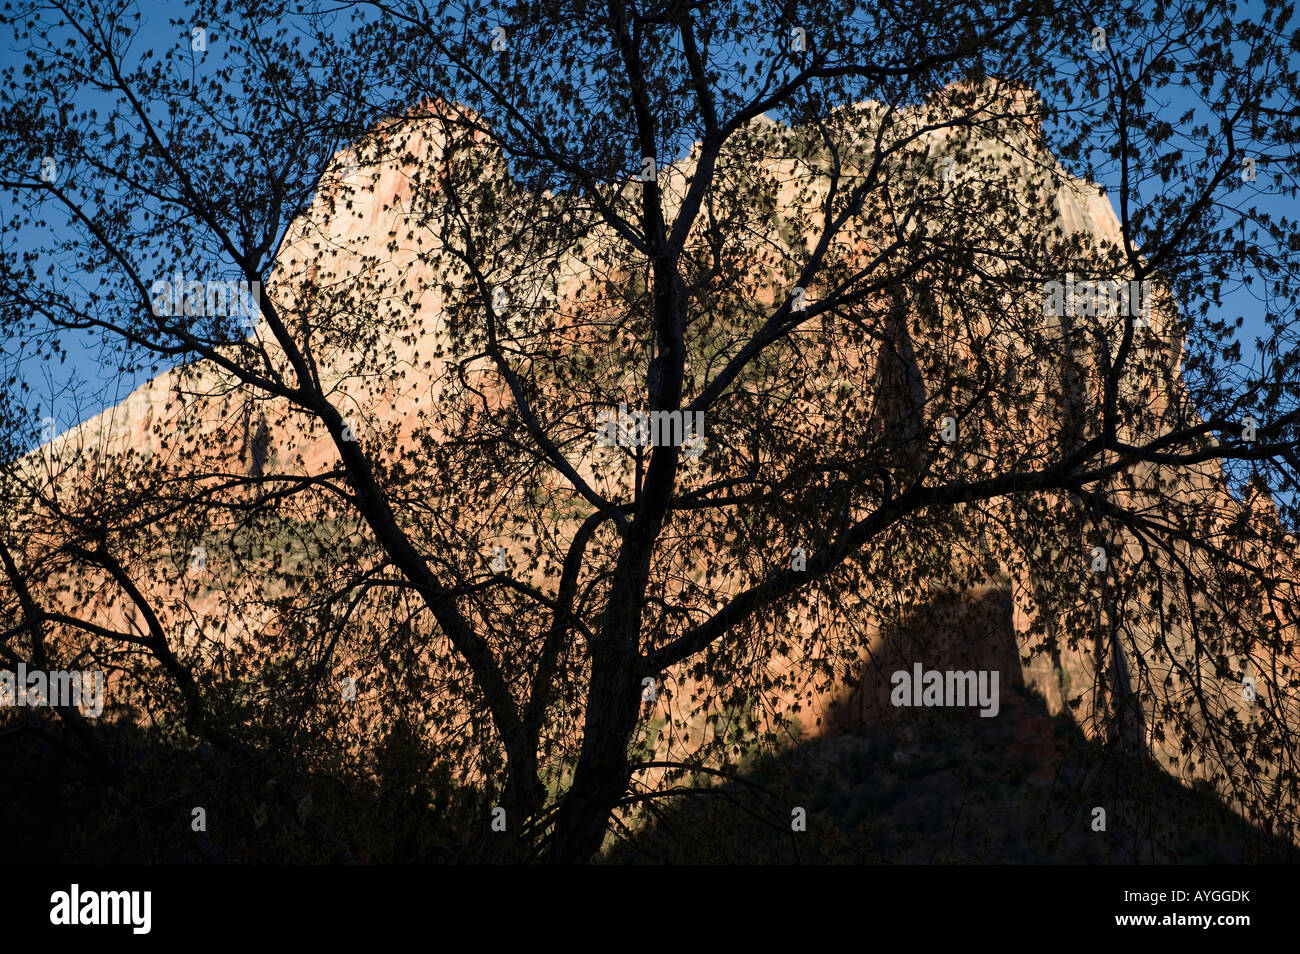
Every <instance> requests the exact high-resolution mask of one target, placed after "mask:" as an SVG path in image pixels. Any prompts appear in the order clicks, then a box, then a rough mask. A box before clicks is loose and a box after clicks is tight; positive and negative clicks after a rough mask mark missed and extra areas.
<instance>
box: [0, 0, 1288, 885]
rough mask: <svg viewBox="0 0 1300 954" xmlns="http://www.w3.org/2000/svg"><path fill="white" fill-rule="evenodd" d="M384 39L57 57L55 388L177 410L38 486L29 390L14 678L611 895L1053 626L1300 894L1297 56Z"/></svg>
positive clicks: (1132, 14)
mask: <svg viewBox="0 0 1300 954" xmlns="http://www.w3.org/2000/svg"><path fill="white" fill-rule="evenodd" d="M330 11H332V12H328V13H327V12H325V11H324V10H317V9H316V8H315V6H314V5H312V4H305V5H296V4H273V5H271V6H270V7H259V8H258V9H257V10H256V11H240V12H239V13H238V14H236V13H234V12H232V11H231V10H229V9H228V8H227V6H226V5H223V4H210V3H200V4H197V5H195V6H194V7H193V9H192V10H191V11H187V14H186V17H184V18H180V19H176V20H175V21H173V27H172V28H171V29H170V30H169V31H167V35H168V37H170V38H172V39H174V45H173V46H170V47H169V46H163V47H160V48H157V49H152V50H143V49H141V48H140V36H139V34H138V30H139V22H138V20H139V14H138V13H137V12H136V6H135V5H134V4H127V3H108V4H102V3H91V2H87V3H67V4H64V3H54V4H26V5H23V6H22V8H21V9H20V10H19V11H18V12H13V13H9V12H7V13H6V14H5V15H4V20H5V23H6V25H7V26H8V27H9V28H10V30H11V31H12V37H11V41H10V42H11V46H12V47H13V48H14V49H16V50H17V51H18V55H19V62H17V63H15V64H14V65H10V66H8V67H6V76H5V86H6V93H5V99H4V103H3V122H4V126H5V133H6V135H5V137H4V145H3V152H0V179H2V180H3V185H4V188H5V189H6V190H7V193H8V198H7V200H6V205H5V225H4V232H3V235H4V242H3V246H2V247H0V287H2V288H3V310H2V312H0V313H2V314H3V321H4V322H5V327H6V331H7V333H8V337H9V341H10V342H11V348H10V351H9V354H10V355H11V356H18V355H30V353H31V352H32V351H33V350H34V351H36V352H37V353H38V354H40V355H42V356H43V357H44V358H45V359H46V360H48V361H50V362H54V361H56V360H57V359H58V357H59V354H60V351H59V344H58V341H59V339H58V336H57V333H58V332H59V331H61V330H65V331H67V330H82V331H89V332H93V333H94V334H95V335H97V336H99V338H100V340H102V341H104V342H106V343H107V344H108V345H109V346H110V347H114V348H116V349H117V352H116V353H117V354H118V355H119V357H118V359H117V360H119V361H120V362H121V365H122V367H123V368H124V369H129V370H131V371H137V370H139V369H141V368H154V369H155V370H156V369H157V368H161V367H164V366H166V367H169V368H170V370H166V371H164V373H162V374H161V375H160V376H159V377H157V378H155V379H154V380H153V382H152V383H151V384H149V385H147V386H145V387H144V388H142V389H141V390H139V391H137V392H136V393H135V394H134V395H133V396H132V397H131V398H130V399H129V400H128V401H127V402H126V404H125V405H123V407H124V408H126V409H127V411H128V413H129V414H130V419H131V420H132V421H134V422H135V423H136V424H137V425H138V424H139V423H140V422H142V421H143V422H146V423H147V424H148V429H147V433H146V432H142V430H141V429H140V428H139V427H138V426H137V428H136V430H134V431H129V432H123V430H122V427H121V422H120V421H118V420H115V418H114V417H113V415H112V412H106V414H105V415H101V416H100V417H98V418H96V419H94V420H93V421H91V422H89V423H87V424H85V425H83V426H82V427H80V428H78V429H77V430H75V431H73V432H70V433H69V434H68V435H64V436H63V437H60V438H58V439H55V440H53V441H52V442H49V443H46V444H44V445H43V446H42V447H41V448H39V449H37V450H36V451H33V452H31V453H30V454H26V455H21V453H20V452H21V451H22V450H24V449H25V448H27V447H30V446H31V441H30V438H31V436H32V434H31V431H30V430H28V429H27V428H28V427H29V422H31V421H32V420H34V419H39V418H40V417H41V416H43V415H42V414H41V412H40V410H39V409H33V408H32V407H31V406H30V404H29V401H31V400H32V398H30V397H29V396H28V392H29V390H30V389H29V387H28V383H27V382H26V381H23V380H21V378H20V376H19V374H18V372H17V371H15V372H14V373H13V374H11V375H10V382H9V387H8V389H7V391H6V405H5V415H6V420H7V421H8V422H10V423H9V425H8V426H9V435H8V440H9V444H10V446H9V448H8V454H7V455H6V460H7V461H8V464H7V465H6V467H5V471H4V474H5V476H4V483H3V493H4V501H5V507H6V511H7V513H8V517H7V519H6V521H5V531H4V533H3V534H2V535H0V543H2V544H3V550H2V551H0V555H3V557H4V568H5V573H6V576H7V578H8V580H9V582H10V586H9V587H8V588H7V589H6V590H5V591H4V594H3V597H4V598H3V604H2V605H3V613H4V616H3V624H2V625H0V646H3V648H4V652H5V658H6V665H10V666H12V665H16V664H17V663H18V662H19V661H21V660H23V659H27V660H34V661H35V660H43V659H45V658H46V654H48V653H57V654H58V655H59V656H60V657H61V658H65V659H69V660H93V661H95V662H96V663H97V664H98V665H102V666H103V667H105V668H107V669H109V670H110V671H111V673H112V674H113V677H112V685H113V687H114V699H115V700H120V704H121V705H123V706H124V707H127V708H130V709H131V710H132V711H133V712H136V713H138V714H140V717H141V718H147V719H151V720H152V721H153V722H154V723H156V724H157V725H159V727H160V730H161V731H163V732H165V733H169V734H171V735H172V736H174V737H175V738H177V739H195V738H197V739H202V740H204V741H206V742H208V743H209V744H211V745H214V746H219V747H223V748H224V749H225V750H232V751H240V752H248V751H259V750H261V749H265V748H267V747H270V748H276V747H288V748H292V749H296V750H298V751H301V752H302V753H303V758H304V759H306V760H307V761H308V762H309V763H311V764H314V765H333V766H335V768H337V766H338V765H339V764H340V763H342V762H346V761H347V760H348V759H349V758H351V757H352V756H354V755H357V754H358V753H371V752H375V751H379V750H380V749H384V747H385V746H387V745H389V743H390V742H392V740H393V739H395V738H397V737H398V735H400V736H401V738H403V739H404V738H407V736H408V735H412V734H413V736H414V737H416V738H418V739H422V740H424V741H425V742H426V743H427V744H428V745H429V747H430V748H431V750H432V751H434V752H436V754H437V759H438V760H439V762H440V763H441V764H443V765H445V766H450V771H451V772H452V774H453V775H454V776H455V777H457V778H459V779H461V780H462V781H463V782H464V783H465V784H466V785H468V786H471V787H472V788H474V789H476V790H478V791H480V792H482V793H483V794H484V805H485V806H493V807H499V808H500V809H501V810H502V811H501V812H500V813H494V814H493V816H492V821H493V822H499V823H500V824H498V825H497V827H498V828H500V826H501V825H504V826H505V827H504V830H505V831H506V832H507V833H508V834H507V835H505V836H499V837H501V838H503V839H504V840H506V841H508V842H509V843H510V845H511V850H512V851H514V852H517V853H518V856H520V857H539V858H546V859H549V860H554V861H561V862H572V861H584V860H587V859H588V858H590V857H591V856H592V855H593V854H594V853H596V852H598V851H599V850H600V848H601V846H602V843H603V842H604V839H605V838H606V836H607V833H608V832H609V830H610V826H611V819H616V818H617V817H618V812H619V810H620V809H621V808H622V807H624V806H628V805H632V804H637V803H641V802H644V801H646V800H647V799H654V798H657V797H659V796H661V795H663V794H665V793H669V792H672V791H674V790H675V787H676V786H678V785H679V784H680V783H682V781H683V779H686V778H688V777H690V776H692V774H693V773H698V772H706V773H707V772H722V773H723V774H727V769H728V767H729V766H730V765H731V764H732V760H733V758H734V755H735V751H734V746H735V744H736V743H735V738H734V734H733V733H731V732H730V731H728V730H727V729H726V728H724V727H723V726H721V725H720V723H719V716H720V715H721V714H722V713H724V712H725V711H727V710H728V708H729V707H734V706H735V705H737V704H739V703H740V702H741V701H743V700H756V701H757V705H758V708H759V709H760V710H761V714H760V717H759V718H758V720H757V721H756V723H755V724H754V726H753V731H755V732H759V733H761V734H762V735H763V736H764V737H765V739H766V741H767V742H769V743H772V744H777V743H779V742H780V740H781V739H783V738H788V737H789V736H790V735H791V733H792V732H793V731H794V730H793V719H794V718H796V717H798V714H799V713H800V712H803V713H804V714H805V715H807V714H808V713H809V711H814V712H815V711H817V710H816V707H814V708H813V709H812V710H809V709H808V702H807V700H809V699H814V698H822V697H824V696H825V695H826V694H827V693H829V692H833V691H834V689H835V687H837V686H840V685H842V684H844V683H845V682H846V681H852V680H859V679H861V678H862V674H863V671H864V667H865V666H867V665H868V664H869V663H870V662H871V658H870V657H871V649H872V647H873V645H878V644H877V643H875V642H873V641H874V640H875V639H876V637H877V635H878V633H879V632H880V630H881V628H882V627H883V626H884V625H885V624H886V623H887V622H888V621H905V620H907V619H908V618H910V617H912V616H913V615H914V614H915V613H916V611H917V610H918V609H922V608H924V607H926V606H927V605H930V604H932V603H933V602H934V600H935V599H936V597H937V595H938V594H941V593H950V592H962V591H968V590H971V589H978V588H981V587H984V588H987V587H990V586H992V587H1002V588H1006V589H1007V590H1008V591H1014V593H1015V600H1016V605H1017V607H1018V612H1020V613H1021V615H1022V616H1023V618H1024V619H1025V620H1026V621H1027V622H1026V623H1025V625H1024V627H1023V629H1022V632H1021V636H1020V639H1021V642H1020V645H1019V651H1020V654H1021V655H1022V656H1023V657H1024V660H1025V664H1026V672H1033V671H1037V670H1035V669H1034V666H1036V665H1038V663H1036V662H1034V661H1035V660H1040V661H1041V660H1047V661H1048V663H1047V664H1046V665H1047V671H1049V677H1048V678H1047V681H1046V682H1045V683H1044V685H1045V686H1050V685H1053V684H1054V685H1056V686H1057V687H1059V686H1060V685H1061V683H1062V681H1063V680H1062V679H1061V675H1062V674H1067V675H1069V674H1073V675H1074V677H1075V682H1074V684H1073V685H1071V686H1069V687H1068V688H1066V689H1064V690H1061V689H1058V690H1057V691H1058V692H1059V693H1060V695H1061V700H1060V702H1061V705H1062V706H1064V707H1065V708H1067V709H1069V710H1070V711H1073V712H1075V713H1076V716H1077V717H1078V718H1079V719H1080V721H1081V722H1083V723H1085V724H1087V725H1090V726H1091V731H1094V732H1095V733H1097V734H1098V735H1099V736H1101V737H1103V738H1105V739H1107V740H1108V741H1109V742H1111V743H1112V744H1113V746H1114V748H1115V749H1116V751H1119V752H1121V753H1123V754H1124V755H1125V757H1127V758H1133V757H1139V758H1141V757H1151V758H1153V759H1155V760H1156V761H1158V762H1159V763H1160V765H1161V768H1163V769H1164V770H1166V771H1169V772H1171V773H1173V774H1175V775H1177V776H1179V777H1183V778H1186V779H1193V778H1195V779H1201V780H1204V781H1206V782H1207V783H1209V784H1211V785H1212V786H1213V787H1215V788H1216V789H1217V790H1218V791H1220V792H1221V793H1222V794H1223V795H1224V797H1225V798H1227V799H1230V800H1231V801H1232V802H1233V803H1234V804H1235V805H1236V806H1237V807H1238V808H1239V810H1240V811H1242V812H1243V813H1245V814H1247V815H1248V816H1250V817H1252V818H1254V819H1256V820H1258V821H1260V822H1261V823H1264V824H1267V825H1274V826H1278V827H1280V828H1281V829H1282V830H1283V831H1284V832H1285V833H1286V834H1287V835H1288V836H1290V837H1294V835H1295V830H1296V814H1295V811H1296V809H1295V806H1296V796H1297V791H1296V785H1297V781H1296V780H1297V775H1296V753H1295V748H1294V728H1295V719H1296V716H1297V713H1296V711H1295V709H1296V707H1295V699H1294V694H1293V688H1294V685H1295V671H1294V666H1295V649H1294V635H1295V622H1294V618H1293V614H1294V607H1295V606H1296V605H1297V602H1296V594H1295V592H1294V569H1295V563H1294V556H1295V543H1294V537H1292V536H1290V535H1289V533H1288V530H1293V529H1294V526H1295V523H1294V521H1295V510H1294V507H1293V505H1292V504H1293V500H1294V498H1293V497H1291V496H1290V495H1291V494H1294V493H1295V491H1296V490H1297V483H1296V482H1297V480H1298V479H1300V473H1298V472H1300V458H1297V441H1298V440H1300V429H1298V428H1297V424H1298V423H1300V411H1298V410H1297V391H1298V390H1300V376H1297V373H1296V361H1297V350H1296V326H1295V322H1294V314H1295V306H1296V290H1297V285H1296V276H1295V268H1296V260H1295V249H1296V247H1297V235H1296V232H1295V226H1294V222H1295V218H1294V217H1293V216H1288V215H1286V214H1285V213H1284V211H1282V209H1283V207H1282V206H1281V205H1279V204H1278V203H1279V202H1281V201H1282V200H1286V199H1294V196H1295V179H1294V176H1295V173H1296V154H1295V142H1296V136H1297V128H1296V113H1295V108H1296V96H1297V80H1296V76H1295V72H1294V70H1293V69H1292V65H1293V64H1292V62H1291V56H1292V51H1293V49H1294V46H1295V39H1294V36H1293V35H1292V34H1291V33H1289V32H1287V31H1289V30H1291V25H1290V24H1291V19H1290V17H1291V10H1290V8H1289V7H1287V8H1283V7H1277V8H1271V9H1269V10H1268V11H1266V12H1265V13H1263V14H1261V15H1260V16H1259V17H1256V18H1253V19H1247V18H1246V17H1244V16H1243V15H1239V14H1237V13H1236V12H1234V10H1233V9H1232V7H1231V6H1230V5H1228V4H1205V3H1197V4H1185V3H1165V2H1160V0H1156V2H1152V3H1147V4H1140V5H1139V4H1115V3H1097V4H1092V3H1086V4H1079V5H1077V7H1073V8H1070V9H1063V8H1062V7H1061V6H1060V5H1058V4H1045V3H1040V2H1037V0H1013V2H1005V3H994V4H986V3H980V4H958V5H957V6H956V7H954V8H952V9H950V10H946V11H942V12H940V11H933V10H930V9H928V8H924V9H923V8H917V7H915V6H914V5H911V4H893V3H886V4H871V5H863V6H859V5H855V4H830V5H827V4H822V3H819V4H808V5H800V4H793V3H789V4H783V5H776V4H764V3H747V2H740V3H725V4H700V3H695V4H689V3H680V2H667V3H652V4H642V3H635V4H609V5H604V4H598V3H595V2H590V3H581V2H578V3H564V4H548V5H543V6H542V7H541V8H537V7H536V6H535V5H529V4H517V5H504V6H500V7H488V6H485V5H482V4H477V3H468V4H451V5H445V6H441V7H438V8H430V7H428V6H426V5H424V4H417V5H411V4H387V3H382V2H378V3H358V4H349V3H340V4H333V5H330ZM173 16H175V14H173ZM1094 179H1095V180H1105V181H1109V182H1114V183H1118V186H1117V188H1115V189H1114V191H1113V195H1112V196H1111V197H1110V198H1109V199H1107V198H1106V197H1105V196H1104V195H1103V194H1101V192H1100V190H1099V189H1098V188H1097V187H1096V186H1095V185H1092V184H1091V181H1092V180H1094ZM1112 203H1113V205H1112ZM1112 208H1113V209H1114V210H1115V212H1113V213H1112V212H1111V209H1112ZM196 283H197V284H196ZM240 283H243V286H242V287H241V284H240ZM1242 283H1244V284H1245V286H1246V287H1247V288H1248V289H1250V290H1251V291H1252V292H1254V293H1255V294H1257V295H1258V297H1259V299H1260V301H1261V309H1262V312H1263V314H1264V318H1263V320H1262V324H1261V325H1260V327H1258V328H1255V329H1251V331H1252V332H1253V333H1254V334H1256V335H1257V336H1258V339H1259V346H1258V348H1257V349H1256V350H1255V352H1254V355H1253V356H1252V354H1251V352H1250V351H1248V350H1247V351H1243V342H1242V341H1241V338H1242V336H1243V334H1244V333H1245V332H1243V329H1242V324H1241V322H1240V321H1238V322H1236V323H1234V322H1233V321H1230V320H1228V319H1227V318H1226V317H1225V316H1224V311H1223V308H1222V305H1221V300H1222V296H1223V295H1224V293H1225V292H1228V291H1231V290H1232V289H1233V288H1234V287H1235V286H1237V285H1239V284H1242ZM249 300H252V301H254V302H255V304H254V305H253V306H252V307H248V308H241V307H236V306H235V305H234V304H233V302H235V301H239V302H247V301H249ZM1245 344H1249V342H1245ZM27 360H30V357H28V359H27ZM29 366H30V365H24V367H29ZM33 411H34V413H33ZM1243 487H1247V488H1248V492H1247V493H1246V496H1245V497H1244V498H1242V497H1241V493H1242V490H1241V488H1243ZM1274 494H1277V495H1278V496H1277V498H1276V500H1274V499H1273V496H1272V495H1274ZM876 663H877V664H879V665H883V664H884V663H883V661H881V660H877V661H876ZM42 664H44V663H42ZM1081 677H1082V678H1081ZM1246 681H1249V685H1250V687H1251V688H1250V691H1249V692H1246V691H1245V690H1244V689H1243V686H1244V684H1245V683H1246ZM353 689H355V690H356V693H353V692H352V690H353ZM64 714H65V715H66V717H67V718H68V719H69V720H71V723H72V727H74V728H77V729H78V731H81V732H82V733H83V734H87V735H93V732H92V730H91V729H89V728H87V727H86V726H85V725H84V723H79V720H78V719H77V716H76V714H75V710H74V712H69V713H64ZM656 716H660V717H659V718H658V719H656ZM399 725H400V727H401V732H400V733H397V734H396V735H395V733H396V728H397V727H398V726H399ZM393 744H394V745H395V744H397V743H395V742H394V743H393ZM390 748H391V746H390ZM384 750H385V751H387V750H388V749H384ZM647 753H649V754H647ZM105 758H106V757H105ZM686 787H688V788H689V787H690V786H689V785H687V786H686ZM483 825H484V829H485V831H486V830H487V829H488V825H489V822H488V820H487V819H486V818H485V819H484V822H483ZM487 837H488V838H489V839H490V838H491V837H493V835H488V836H487Z"/></svg>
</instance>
